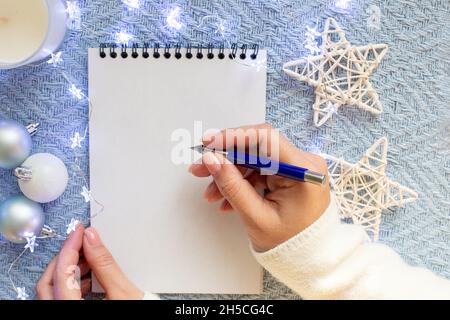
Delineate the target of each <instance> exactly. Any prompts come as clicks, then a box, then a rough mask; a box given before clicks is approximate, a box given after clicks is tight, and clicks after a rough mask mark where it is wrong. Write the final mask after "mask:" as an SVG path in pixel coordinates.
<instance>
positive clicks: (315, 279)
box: [253, 200, 450, 299]
mask: <svg viewBox="0 0 450 320" xmlns="http://www.w3.org/2000/svg"><path fill="white" fill-rule="evenodd" d="M253 254H254V255H255V257H256V259H257V260H258V261H259V263H260V264H261V265H262V266H263V267H264V268H265V269H267V270H268V271H269V272H270V273H271V274H272V275H273V276H274V277H276V278H277V279H278V280H280V281H281V282H283V283H285V284H286V285H287V286H289V287H290V288H291V289H293V290H294V291H296V292H297V293H298V294H299V295H300V296H301V297H303V298H305V299H441V298H442V299H450V281H449V280H446V279H443V278H439V277H438V276H436V275H434V274H433V273H432V272H430V271H428V270H426V269H423V268H418V267H412V266H409V265H407V264H406V263H405V262H403V261H402V259H401V258H400V257H399V256H398V255H397V253H395V252H394V250H392V249H391V248H389V247H387V246H385V245H382V244H376V243H369V241H368V238H367V235H366V233H365V231H364V230H363V228H362V227H360V226H356V225H349V224H344V223H342V222H341V221H340V219H339V216H338V209H337V206H336V204H335V202H334V200H332V201H331V202H330V205H329V207H328V209H327V210H326V212H325V213H324V214H323V215H322V216H321V217H320V218H319V219H318V220H317V221H316V222H315V223H314V224H312V225H311V226H309V227H308V228H307V229H306V230H304V231H302V232H301V233H299V234H298V235H296V236H294V237H293V238H291V239H289V240H288V241H286V242H285V243H282V244H280V245H279V246H277V247H275V248H274V249H272V250H269V251H267V252H263V253H257V252H253Z"/></svg>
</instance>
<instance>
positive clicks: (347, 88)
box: [283, 18, 388, 127]
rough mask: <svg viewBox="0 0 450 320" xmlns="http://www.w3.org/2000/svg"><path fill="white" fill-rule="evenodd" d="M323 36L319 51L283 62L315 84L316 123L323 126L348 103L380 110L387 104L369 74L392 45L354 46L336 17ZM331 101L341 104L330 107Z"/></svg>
mask: <svg viewBox="0 0 450 320" xmlns="http://www.w3.org/2000/svg"><path fill="white" fill-rule="evenodd" d="M321 37H322V43H321V47H320V49H321V50H320V51H321V52H320V54H319V55H311V56H307V57H305V58H303V59H299V60H295V61H290V62H287V63H285V64H284V65H283V70H284V72H285V73H286V74H288V75H289V76H291V77H293V78H295V79H297V80H299V81H305V82H307V83H308V84H309V85H311V86H314V87H315V94H316V101H315V103H314V105H313V109H314V124H315V125H316V126H318V127H320V126H321V125H323V124H324V123H325V122H326V121H327V120H329V119H330V118H331V116H332V115H333V114H334V113H335V112H337V109H338V108H339V107H341V106H344V105H356V106H358V107H359V108H361V109H363V110H366V111H368V112H370V113H372V114H380V113H381V112H382V111H383V106H382V104H381V102H380V100H379V97H378V94H377V92H376V91H375V90H374V89H373V87H372V84H371V83H370V82H369V75H370V74H372V72H373V71H374V70H375V69H376V68H377V67H378V65H379V64H380V62H381V60H382V59H383V57H384V55H385V54H386V52H387V49H388V46H387V45H386V44H369V45H366V46H352V45H351V44H350V42H348V41H347V39H346V38H345V33H344V31H343V30H342V29H341V28H340V27H339V26H338V24H337V23H336V21H335V20H334V19H332V18H328V19H327V20H326V21H325V27H324V31H323V32H322V34H321ZM330 105H335V106H336V105H337V108H336V107H335V108H330Z"/></svg>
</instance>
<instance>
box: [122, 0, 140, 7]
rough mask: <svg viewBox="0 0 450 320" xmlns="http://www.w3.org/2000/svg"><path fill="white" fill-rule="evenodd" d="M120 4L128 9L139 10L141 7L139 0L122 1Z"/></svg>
mask: <svg viewBox="0 0 450 320" xmlns="http://www.w3.org/2000/svg"><path fill="white" fill-rule="evenodd" d="M122 2H123V4H124V5H126V6H127V7H128V8H129V9H139V7H140V6H141V1H140V0H122Z"/></svg>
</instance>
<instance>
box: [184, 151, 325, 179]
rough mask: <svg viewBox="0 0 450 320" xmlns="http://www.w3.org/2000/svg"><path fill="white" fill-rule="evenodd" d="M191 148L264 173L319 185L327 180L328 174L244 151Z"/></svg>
mask: <svg viewBox="0 0 450 320" xmlns="http://www.w3.org/2000/svg"><path fill="white" fill-rule="evenodd" d="M191 149H192V150H194V151H197V152H199V153H201V154H203V153H206V152H215V153H220V154H222V155H223V156H224V157H226V158H227V159H228V160H229V161H230V162H231V163H233V164H235V165H237V166H242V167H246V168H249V169H254V170H257V171H259V172H261V173H264V174H269V175H270V174H275V175H277V176H282V177H285V178H289V179H293V180H297V181H302V182H310V183H314V184H318V185H323V184H325V182H326V176H325V175H323V174H321V173H318V172H314V171H312V170H309V169H306V168H302V167H296V166H293V165H290V164H287V163H283V162H278V161H275V160H270V159H268V158H264V157H260V156H257V155H254V154H249V153H243V152H239V151H236V150H218V149H212V148H208V147H206V146H204V145H198V146H193V147H191Z"/></svg>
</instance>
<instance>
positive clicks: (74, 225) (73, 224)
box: [66, 218, 80, 234]
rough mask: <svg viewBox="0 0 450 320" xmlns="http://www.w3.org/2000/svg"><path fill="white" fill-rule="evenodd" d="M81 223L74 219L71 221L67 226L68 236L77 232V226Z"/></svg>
mask: <svg viewBox="0 0 450 320" xmlns="http://www.w3.org/2000/svg"><path fill="white" fill-rule="evenodd" d="M79 223H80V221H78V220H76V219H74V218H72V219H71V220H70V223H69V224H68V225H67V231H66V233H67V234H71V233H72V231H75V229H76V228H77V225H78V224H79Z"/></svg>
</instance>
